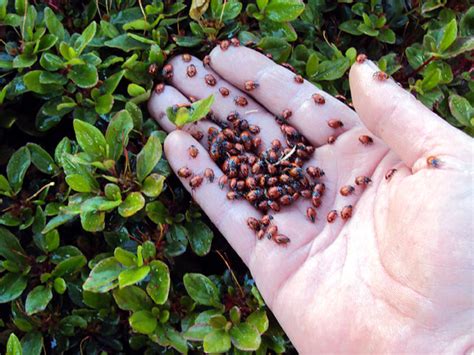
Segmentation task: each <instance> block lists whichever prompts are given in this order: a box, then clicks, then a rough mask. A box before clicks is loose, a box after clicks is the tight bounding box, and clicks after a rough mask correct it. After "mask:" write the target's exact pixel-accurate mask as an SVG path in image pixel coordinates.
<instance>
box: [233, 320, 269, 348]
mask: <svg viewBox="0 0 474 355" xmlns="http://www.w3.org/2000/svg"><path fill="white" fill-rule="evenodd" d="M229 334H230V336H231V338H232V344H234V346H235V347H236V348H237V349H239V350H243V351H255V350H257V349H258V348H259V346H260V343H261V342H262V339H261V338H260V334H259V332H258V330H257V328H255V327H254V326H253V325H251V324H248V323H240V324H237V325H234V326H233V327H232V329H231V330H230V331H229Z"/></svg>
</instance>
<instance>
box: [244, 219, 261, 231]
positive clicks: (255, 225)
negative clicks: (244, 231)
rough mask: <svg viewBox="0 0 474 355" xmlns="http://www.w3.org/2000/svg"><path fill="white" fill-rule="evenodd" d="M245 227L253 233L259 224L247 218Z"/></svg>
mask: <svg viewBox="0 0 474 355" xmlns="http://www.w3.org/2000/svg"><path fill="white" fill-rule="evenodd" d="M247 225H248V226H249V228H250V229H251V230H253V231H255V232H257V231H258V230H259V229H260V223H259V222H258V219H256V218H254V217H249V218H247Z"/></svg>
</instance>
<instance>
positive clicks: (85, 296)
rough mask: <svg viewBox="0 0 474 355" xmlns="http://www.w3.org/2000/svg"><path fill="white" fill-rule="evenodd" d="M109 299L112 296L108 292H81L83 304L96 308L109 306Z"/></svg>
mask: <svg viewBox="0 0 474 355" xmlns="http://www.w3.org/2000/svg"><path fill="white" fill-rule="evenodd" d="M111 300H112V297H111V295H110V294H109V293H106V294H100V293H93V292H89V291H83V292H82V301H83V302H84V304H86V305H87V306H89V307H91V308H94V309H97V310H101V309H108V308H110V303H111Z"/></svg>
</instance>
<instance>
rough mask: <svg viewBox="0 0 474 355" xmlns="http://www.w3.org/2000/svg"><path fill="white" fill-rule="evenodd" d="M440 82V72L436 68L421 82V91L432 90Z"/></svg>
mask: <svg viewBox="0 0 474 355" xmlns="http://www.w3.org/2000/svg"><path fill="white" fill-rule="evenodd" d="M440 82H441V70H440V69H438V68H436V69H434V70H432V71H431V72H429V73H428V75H426V76H425V77H424V78H423V81H422V82H421V87H422V89H423V91H429V90H431V89H434V88H435V87H436V86H437V85H438V84H439V83H440Z"/></svg>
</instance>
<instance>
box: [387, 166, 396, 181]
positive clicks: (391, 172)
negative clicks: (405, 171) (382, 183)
mask: <svg viewBox="0 0 474 355" xmlns="http://www.w3.org/2000/svg"><path fill="white" fill-rule="evenodd" d="M396 172H397V169H390V170H389V171H387V172H386V173H385V180H390V179H391V178H392V177H393V175H394V174H395V173H396Z"/></svg>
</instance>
